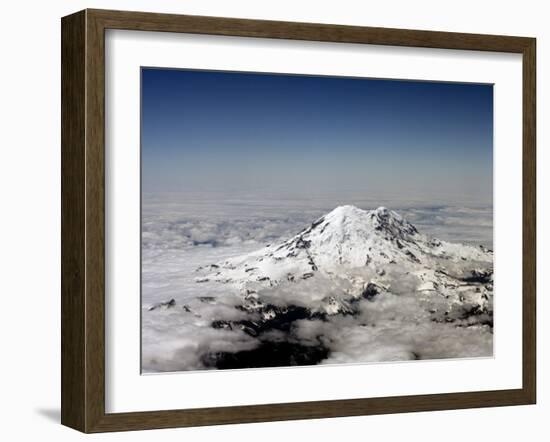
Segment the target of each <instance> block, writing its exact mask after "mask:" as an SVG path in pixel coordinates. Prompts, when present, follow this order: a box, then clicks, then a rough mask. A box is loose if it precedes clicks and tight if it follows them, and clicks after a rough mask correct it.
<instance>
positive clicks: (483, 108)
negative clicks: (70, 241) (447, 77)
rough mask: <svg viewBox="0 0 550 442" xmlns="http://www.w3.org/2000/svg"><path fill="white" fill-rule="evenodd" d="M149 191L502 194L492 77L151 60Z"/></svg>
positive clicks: (145, 104) (146, 115)
mask: <svg viewBox="0 0 550 442" xmlns="http://www.w3.org/2000/svg"><path fill="white" fill-rule="evenodd" d="M141 135H142V146H141V147H142V180H143V181H142V185H143V190H144V191H145V192H158V191H203V192H209V191H230V192H243V191H244V192H249V191H254V192H258V193H262V192H267V193H274V194H278V193H284V194H292V193H297V194H303V195H308V194H311V195H316V194H323V193H326V192H337V193H338V192H340V193H342V194H345V193H346V192H351V191H353V192H360V193H364V194H365V195H368V196H369V197H370V198H376V197H377V196H378V195H380V197H382V196H384V197H386V196H388V195H390V196H391V195H398V196H399V197H401V198H403V199H406V198H409V197H410V198H418V197H424V198H425V199H427V200H429V199H430V198H439V199H445V198H448V199H453V198H457V197H465V198H468V197H472V198H474V199H482V200H486V201H490V200H491V195H492V178H493V172H492V162H493V153H492V151H493V88H492V85H479V84H460V83H439V82H418V81H401V80H377V79H363V78H360V79H358V78H344V77H318V76H297V75H278V74H277V75H272V74H253V73H231V72H213V71H192V70H176V69H156V68H154V69H153V68H151V69H150V68H143V69H142V133H141Z"/></svg>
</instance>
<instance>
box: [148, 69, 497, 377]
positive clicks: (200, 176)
mask: <svg viewBox="0 0 550 442" xmlns="http://www.w3.org/2000/svg"><path fill="white" fill-rule="evenodd" d="M140 92H141V109H140V113H141V134H140V136H141V154H140V158H141V232H140V241H141V373H142V374H160V373H169V372H188V371H197V370H227V369H261V368H268V367H271V368H274V367H277V368H284V367H296V366H314V365H315V366H316V365H331V364H372V363H398V362H410V363H414V364H417V363H422V361H426V360H431V361H433V360H448V359H463V358H492V357H493V295H494V294H493V260H494V252H493V118H494V115H493V114H494V113H493V84H485V83H483V84H480V83H460V82H443V81H426V80H423V81H418V80H410V79H380V78H366V77H344V76H322V75H306V74H293V73H267V72H235V71H213V70H192V69H174V68H162V67H143V66H142V67H141V91H140Z"/></svg>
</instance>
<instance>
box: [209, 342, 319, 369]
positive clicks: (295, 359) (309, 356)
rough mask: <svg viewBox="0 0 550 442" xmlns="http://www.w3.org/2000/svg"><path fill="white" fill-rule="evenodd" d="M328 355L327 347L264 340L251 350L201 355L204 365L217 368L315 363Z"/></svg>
mask: <svg viewBox="0 0 550 442" xmlns="http://www.w3.org/2000/svg"><path fill="white" fill-rule="evenodd" d="M328 356H329V349H328V348H326V347H324V346H322V345H317V346H307V345H302V344H298V343H294V342H272V341H264V342H262V343H261V344H260V345H259V346H258V347H257V348H255V349H253V350H246V351H240V352H236V353H229V352H213V353H207V354H205V355H203V356H202V363H203V364H204V365H205V366H206V367H210V368H218V369H236V368H256V367H288V366H298V365H315V364H318V363H319V362H321V361H322V360H323V359H326V358H327V357H328Z"/></svg>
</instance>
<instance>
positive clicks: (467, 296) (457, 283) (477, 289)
mask: <svg viewBox="0 0 550 442" xmlns="http://www.w3.org/2000/svg"><path fill="white" fill-rule="evenodd" d="M492 263H493V254H492V251H490V250H487V249H485V248H484V247H482V246H480V247H473V246H468V245H462V244H455V243H449V242H445V241H440V240H437V239H434V238H430V237H428V236H426V235H423V234H421V233H419V232H418V230H417V229H416V228H415V227H414V226H413V225H412V224H411V223H409V222H407V221H406V220H405V219H404V218H402V217H401V216H400V215H399V214H397V213H396V212H393V211H390V210H388V209H386V208H384V207H380V208H378V209H375V210H370V211H366V210H362V209H359V208H357V207H354V206H340V207H337V208H336V209H334V210H333V211H332V212H330V213H328V214H327V215H325V216H323V217H321V218H319V219H318V220H316V221H315V222H313V223H312V224H311V225H310V226H309V227H307V228H305V229H304V230H302V231H301V232H299V233H298V234H297V235H295V236H294V237H292V238H290V239H288V240H286V241H283V242H281V243H279V244H272V245H268V246H267V247H265V248H263V249H261V250H258V251H257V252H254V253H251V254H248V255H244V256H240V257H236V258H232V259H228V260H226V261H224V262H221V263H217V264H211V265H209V266H206V267H202V268H199V269H197V272H198V273H199V275H200V276H198V277H197V279H196V281H197V283H201V282H206V281H216V282H218V283H221V284H228V285H231V286H234V287H237V288H238V289H239V290H240V291H241V292H242V295H243V297H244V299H245V301H246V302H245V306H246V307H247V308H250V309H261V308H262V307H265V305H266V304H267V303H269V304H270V305H272V304H275V305H276V304H277V301H278V299H277V298H278V297H281V296H283V295H281V292H283V293H284V291H285V290H286V291H289V290H290V291H291V293H290V294H289V295H288V296H284V297H285V302H286V304H288V302H289V299H288V298H289V297H290V298H294V301H295V303H296V304H297V305H305V306H307V307H308V308H310V309H311V310H312V311H316V312H322V313H327V314H337V313H342V312H349V311H350V309H353V306H352V304H353V303H354V302H355V301H357V300H358V299H369V300H372V299H373V298H374V297H376V296H377V295H379V294H382V293H384V292H389V293H394V294H395V293H398V292H399V291H401V290H403V289H404V287H403V286H404V284H405V285H406V286H407V290H410V291H413V292H415V293H416V294H417V296H418V297H419V299H420V300H424V301H425V303H426V306H427V307H426V308H427V309H429V310H430V311H433V314H434V320H448V319H449V315H451V317H452V316H453V313H452V311H454V312H455V313H454V315H455V316H457V315H458V316H461V315H462V316H464V315H465V314H464V311H473V312H481V311H482V312H486V311H488V309H491V310H492ZM305 281H309V282H307V283H305ZM315 284H321V285H323V286H324V287H328V286H330V285H331V284H333V285H335V287H334V288H333V289H331V290H330V291H329V292H330V294H329V295H325V296H323V297H321V299H317V298H316V297H315V296H312V295H311V292H316V291H317V292H325V290H319V289H315ZM275 288H277V290H275ZM308 293H309V294H308ZM457 311H458V312H459V313H456V312H457ZM476 314H477V313H476Z"/></svg>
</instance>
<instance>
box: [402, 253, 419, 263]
mask: <svg viewBox="0 0 550 442" xmlns="http://www.w3.org/2000/svg"><path fill="white" fill-rule="evenodd" d="M405 255H407V256H408V257H409V258H410V259H412V260H413V261H414V262H416V263H420V260H419V259H418V258H417V257H416V255H415V254H414V253H413V252H411V251H410V250H407V251H406V252H405Z"/></svg>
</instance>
